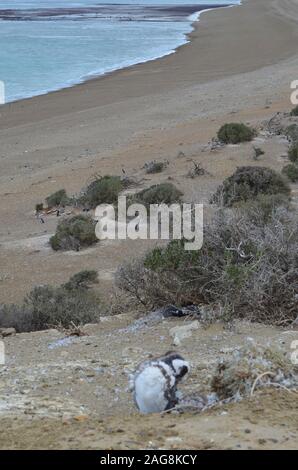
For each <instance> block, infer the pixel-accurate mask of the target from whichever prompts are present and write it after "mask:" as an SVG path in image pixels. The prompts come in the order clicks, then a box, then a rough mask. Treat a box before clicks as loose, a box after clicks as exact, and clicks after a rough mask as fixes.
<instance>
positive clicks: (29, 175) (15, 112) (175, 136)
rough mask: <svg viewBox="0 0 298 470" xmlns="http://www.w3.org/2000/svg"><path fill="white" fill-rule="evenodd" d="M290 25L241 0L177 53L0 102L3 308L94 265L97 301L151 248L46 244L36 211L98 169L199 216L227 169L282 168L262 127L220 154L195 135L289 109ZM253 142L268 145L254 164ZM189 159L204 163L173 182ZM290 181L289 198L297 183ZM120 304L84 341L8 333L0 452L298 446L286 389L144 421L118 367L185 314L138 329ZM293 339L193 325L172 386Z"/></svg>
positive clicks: (281, 333) (293, 13)
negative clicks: (252, 348)
mask: <svg viewBox="0 0 298 470" xmlns="http://www.w3.org/2000/svg"><path fill="white" fill-rule="evenodd" d="M297 21H298V4H297V1H296V0H278V1H277V0H247V1H245V2H244V5H243V6H241V7H235V8H228V9H225V10H217V11H212V12H208V13H205V14H204V15H202V17H201V21H200V22H199V23H198V24H197V25H196V26H195V30H194V32H193V33H192V34H191V37H190V44H188V45H185V46H183V47H181V48H180V49H179V50H178V51H177V53H176V54H173V55H171V56H168V57H166V58H163V59H160V60H156V61H152V62H150V63H146V64H143V65H137V66H135V67H131V68H129V69H126V70H122V71H119V72H116V73H113V74H111V75H109V76H106V77H104V78H98V79H94V80H91V81H89V82H87V83H84V84H82V85H79V86H76V87H73V88H70V89H65V90H62V91H59V92H55V93H50V94H48V95H45V96H40V97H36V98H32V99H29V100H24V101H19V102H16V103H12V104H9V105H5V106H3V107H1V108H0V112H1V114H0V143H1V144H0V222H1V223H0V303H2V302H3V303H4V302H15V303H18V302H21V301H22V299H23V296H24V295H25V294H26V293H28V292H29V291H30V289H31V288H32V287H33V286H36V285H40V284H47V283H48V284H53V285H58V284H60V283H62V282H65V281H66V280H67V279H68V278H69V277H70V276H71V275H73V274H74V273H76V272H78V271H81V270H83V269H96V270H97V271H98V273H99V281H100V282H99V284H98V290H99V291H100V293H101V295H102V298H103V300H104V301H105V303H106V304H107V305H109V304H110V300H111V297H110V296H111V295H112V291H113V276H114V272H115V270H116V269H117V267H118V266H119V264H120V263H122V262H123V261H125V260H127V259H129V258H132V257H135V256H138V255H140V254H141V253H144V252H145V251H146V250H148V248H149V247H150V246H152V244H154V243H155V242H152V241H151V242H146V241H128V240H127V241H108V242H107V241H101V242H99V243H98V244H97V245H96V246H95V247H92V248H89V249H86V250H81V251H80V252H62V253H56V252H53V251H52V250H51V249H50V247H49V245H48V240H49V237H50V235H51V234H52V233H54V231H55V228H56V225H57V220H58V219H57V217H56V216H54V215H53V216H48V217H46V221H45V224H41V223H40V222H39V221H38V220H36V218H35V215H34V208H35V204H36V203H38V202H41V201H43V200H44V199H45V197H47V196H48V195H49V194H51V193H53V192H54V191H56V190H58V189H61V188H65V189H66V190H67V192H68V193H69V194H74V193H77V192H78V191H80V189H81V188H82V187H83V186H85V185H86V183H87V182H88V181H89V182H90V181H91V180H92V177H94V175H95V174H101V175H104V174H121V170H122V169H125V171H126V174H127V175H129V176H134V177H136V178H137V179H139V180H141V181H142V183H141V186H140V188H142V187H146V186H149V185H151V184H154V183H157V182H160V181H168V180H170V181H172V182H173V183H174V184H175V185H176V186H177V187H178V188H180V189H181V190H182V191H183V192H184V198H185V201H190V200H193V201H196V202H203V203H204V204H205V208H206V212H208V210H209V211H211V208H210V207H209V205H208V201H209V198H210V195H211V194H212V193H213V192H214V191H215V190H216V188H217V186H218V185H219V184H220V183H221V182H222V180H223V179H224V178H225V177H227V176H228V175H230V174H232V172H233V171H234V170H235V169H236V167H237V166H241V165H256V164H257V165H262V166H266V167H271V168H274V169H275V170H277V171H279V170H281V168H282V167H283V166H284V164H285V161H286V160H285V158H284V155H285V154H286V152H287V148H288V144H287V142H286V140H285V139H284V138H283V137H282V136H268V135H267V134H266V133H262V132H260V133H259V135H258V137H257V138H256V139H255V141H253V142H250V143H247V144H242V145H240V146H226V147H224V148H222V149H220V150H217V151H210V148H208V146H207V144H208V141H210V140H211V139H212V137H214V136H215V135H216V132H217V130H218V128H219V126H220V125H221V124H223V123H224V122H231V121H242V122H246V123H249V124H251V125H252V126H255V127H257V128H258V129H260V128H261V126H262V123H263V121H264V120H268V119H269V118H271V117H272V116H273V115H274V114H275V113H276V112H278V111H288V110H290V109H291V108H292V104H291V102H290V95H291V89H290V83H291V82H292V81H293V80H297V79H298V51H297V43H298V42H297V41H298V28H297ZM0 78H1V77H0ZM254 145H255V146H258V147H261V148H262V150H263V151H265V154H264V155H263V156H262V157H261V158H260V160H259V161H257V162H256V161H255V160H254V159H253V155H254V149H253V146H254ZM153 159H157V160H163V159H167V160H168V161H169V165H168V167H167V168H166V170H165V171H164V172H162V173H160V174H158V175H147V174H145V171H144V169H143V166H144V163H145V162H146V161H148V160H153ZM192 160H193V161H195V162H196V163H199V162H201V165H202V167H203V168H205V169H206V170H207V171H208V173H207V174H206V175H204V176H200V177H198V178H195V179H190V178H186V174H187V172H188V171H189V169H190V168H192ZM291 186H292V195H293V204H295V203H296V204H298V184H296V185H291ZM121 300H123V299H121ZM118 307H119V308H118V311H117V313H119V314H118V315H114V316H106V317H104V318H103V319H102V320H101V321H100V322H99V323H98V324H97V325H89V326H85V328H84V332H85V333H86V336H82V337H67V338H66V337H65V334H66V333H65V331H57V330H54V329H51V330H47V331H45V332H34V333H29V334H28V333H23V334H17V335H16V336H11V337H8V338H5V340H4V341H5V351H6V354H7V364H6V367H4V368H3V370H1V387H0V392H1V393H0V405H1V406H0V409H1V413H0V415H1V416H0V417H1V426H0V428H1V429H0V448H5V449H16V448H17V449H56V448H58V449H62V448H63V449H70V448H74V449H81V448H83V449H97V450H98V449H110V450H112V449H122V450H126V449H136V448H141V449H144V448H146V449H176V450H177V449H240V448H242V449H252V448H253V449H277V448H278V449H294V448H297V400H295V398H294V399H293V396H294V395H293V393H289V391H288V390H278V389H273V388H271V389H269V388H266V390H264V389H263V391H259V390H255V393H254V396H253V397H250V398H248V399H245V400H242V401H239V402H238V403H233V404H230V405H228V404H225V405H222V406H220V407H215V408H214V409H210V410H208V411H206V412H204V413H201V414H200V413H198V414H197V413H191V412H186V413H184V414H181V415H179V414H174V413H172V414H166V415H164V414H162V415H158V414H157V415H156V414H155V415H150V416H146V417H144V416H142V417H141V416H140V415H139V413H137V412H135V409H134V407H133V401H132V397H131V395H130V394H129V393H128V391H127V384H128V375H127V374H128V372H129V371H131V370H133V369H134V368H135V366H136V364H138V363H139V362H140V360H143V359H145V358H148V357H150V356H151V357H152V356H155V355H158V354H160V353H162V352H164V351H165V350H169V349H172V348H173V347H174V346H173V341H172V339H173V338H172V336H171V329H172V328H173V326H177V327H179V326H181V321H182V320H181V319H178V318H176V319H175V318H167V319H164V320H162V321H160V322H159V323H157V324H155V323H153V324H151V323H150V321H148V317H146V319H144V321H143V322H142V321H141V323H140V324H141V325H142V326H139V327H136V325H139V323H138V322H135V319H136V318H138V317H139V315H140V312H139V311H137V310H132V311H131V307H130V309H128V307H127V303H124V304H123V303H119V304H118ZM127 310H129V312H127ZM114 313H115V312H114ZM184 321H185V319H183V322H184ZM296 338H297V331H296V330H295V329H291V330H290V329H288V330H285V329H281V328H278V327H274V326H270V325H263V324H258V323H254V324H251V323H249V322H246V321H244V320H241V321H235V322H231V324H229V325H228V326H227V325H226V324H221V323H219V322H214V323H213V324H212V325H210V326H209V327H207V328H205V327H201V326H200V327H199V328H198V329H197V330H195V331H194V332H193V334H192V336H191V337H190V338H187V340H186V341H184V342H182V344H181V345H180V346H179V352H180V353H181V354H182V355H183V356H184V357H186V358H187V359H189V360H190V363H191V374H190V376H189V378H188V379H187V381H186V382H185V384H184V385H181V387H182V390H183V391H184V392H185V393H186V394H187V393H190V392H192V393H195V394H198V393H200V392H202V391H204V392H205V391H206V393H207V391H208V390H209V385H210V378H211V376H212V373H213V370H214V367H215V363H216V361H217V360H218V359H221V358H224V359H225V358H226V357H228V355H229V354H230V353H231V351H234V350H235V348H240V347H242V346H246V345H248V344H250V345H251V342H252V341H255V342H256V343H257V344H262V345H264V344H266V345H268V344H270V345H273V346H274V347H275V346H276V347H278V348H279V347H282V348H283V351H284V352H285V353H289V351H290V347H291V346H290V345H291V341H293V340H294V339H296ZM107 344H108V346H107ZM54 346H55V347H54ZM208 384H209V385H208Z"/></svg>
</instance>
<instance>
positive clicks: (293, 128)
mask: <svg viewBox="0 0 298 470" xmlns="http://www.w3.org/2000/svg"><path fill="white" fill-rule="evenodd" d="M284 134H285V135H286V136H287V137H288V139H289V140H291V141H292V142H298V125H297V124H291V125H290V126H288V127H286V129H284Z"/></svg>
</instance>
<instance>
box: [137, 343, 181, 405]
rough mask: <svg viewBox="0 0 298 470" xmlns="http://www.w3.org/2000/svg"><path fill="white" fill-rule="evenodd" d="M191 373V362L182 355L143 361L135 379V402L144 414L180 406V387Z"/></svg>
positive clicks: (172, 352)
mask: <svg viewBox="0 0 298 470" xmlns="http://www.w3.org/2000/svg"><path fill="white" fill-rule="evenodd" d="M188 372H189V363H188V362H187V361H185V359H184V358H183V357H182V356H181V355H180V354H178V353H176V352H174V351H169V352H167V353H166V354H165V355H163V356H160V357H157V358H154V359H151V360H148V361H145V362H142V363H141V364H140V365H139V366H138V368H137V369H136V371H135V373H134V374H133V376H132V379H131V389H132V391H133V393H134V400H135V403H136V405H137V407H138V409H139V410H140V412H141V413H144V414H147V413H159V412H161V411H165V410H169V409H171V408H173V407H174V406H175V405H176V404H177V403H178V399H177V384H178V383H179V382H180V380H181V379H182V378H183V377H184V376H185V375H186V374H187V373H188Z"/></svg>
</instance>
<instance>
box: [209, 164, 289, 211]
mask: <svg viewBox="0 0 298 470" xmlns="http://www.w3.org/2000/svg"><path fill="white" fill-rule="evenodd" d="M289 193H290V188H289V186H288V184H287V183H286V182H285V181H284V179H283V177H282V176H281V175H279V174H278V173H276V172H275V171H274V170H271V169H270V168H265V167H258V166H243V167H240V168H237V170H236V171H235V173H233V175H232V176H229V177H228V178H227V179H226V180H225V181H224V182H223V184H222V185H221V186H219V188H218V189H217V191H216V193H215V194H214V195H213V197H212V198H211V203H215V204H219V205H221V204H222V205H224V206H232V205H234V204H236V203H238V202H241V201H247V200H249V199H253V198H255V197H256V196H258V195H259V194H285V195H287V194H289Z"/></svg>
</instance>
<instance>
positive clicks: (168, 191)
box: [130, 183, 182, 207]
mask: <svg viewBox="0 0 298 470" xmlns="http://www.w3.org/2000/svg"><path fill="white" fill-rule="evenodd" d="M181 197H182V192H181V191H179V189H177V188H176V186H174V185H173V184H172V183H161V184H155V185H153V186H150V188H146V189H143V190H142V191H140V192H138V193H136V194H135V195H134V196H133V197H132V198H131V200H130V202H133V203H139V204H144V206H146V207H149V206H150V204H162V203H164V204H173V203H176V202H177V203H178V202H180V201H181Z"/></svg>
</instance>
